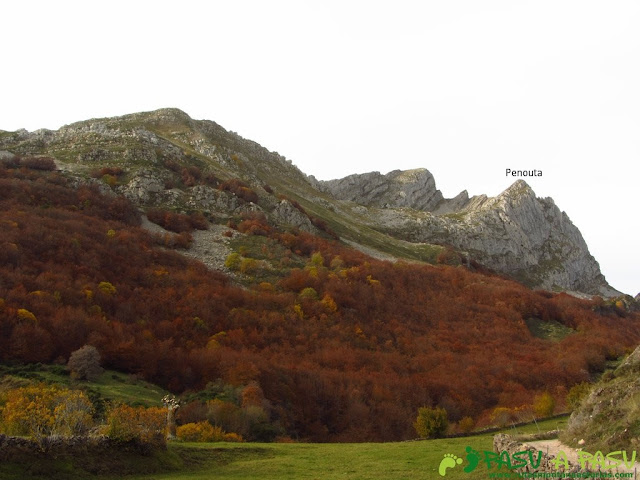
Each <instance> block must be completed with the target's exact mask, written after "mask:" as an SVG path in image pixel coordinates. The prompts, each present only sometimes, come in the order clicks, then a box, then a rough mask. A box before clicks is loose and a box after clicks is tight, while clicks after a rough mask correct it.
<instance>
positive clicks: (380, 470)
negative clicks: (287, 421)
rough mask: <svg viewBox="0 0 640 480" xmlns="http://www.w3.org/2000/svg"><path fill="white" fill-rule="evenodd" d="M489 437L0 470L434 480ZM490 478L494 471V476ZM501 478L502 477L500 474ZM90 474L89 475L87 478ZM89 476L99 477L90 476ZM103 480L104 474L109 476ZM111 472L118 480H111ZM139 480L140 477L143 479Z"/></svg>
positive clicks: (453, 479) (174, 454)
mask: <svg viewBox="0 0 640 480" xmlns="http://www.w3.org/2000/svg"><path fill="white" fill-rule="evenodd" d="M565 423H566V418H563V419H554V420H548V421H545V422H540V423H539V424H538V425H537V426H536V425H528V426H526V427H521V428H518V429H517V430H515V429H507V430H505V431H506V432H510V433H513V434H515V433H518V434H521V433H534V432H538V431H547V430H552V429H556V428H558V427H562V426H563V425H564V424H565ZM492 442H493V434H483V435H475V436H470V437H459V438H444V439H438V440H421V441H410V442H396V443H328V444H318V443H315V444H314V443H180V442H173V443H171V444H170V445H169V447H168V449H167V451H162V452H156V453H155V454H154V455H152V456H148V457H139V456H133V455H132V456H127V455H126V454H123V456H122V458H93V459H92V458H82V459H74V458H58V459H46V460H45V459H40V460H35V461H34V462H29V463H28V464H12V463H7V462H3V463H2V464H0V478H1V479H6V480H14V479H15V480H18V479H20V480H23V479H24V480H29V479H52V480H75V479H84V478H92V479H96V480H107V479H108V480H112V479H113V480H115V479H126V480H138V479H140V480H142V479H145V480H164V479H166V480H169V479H173V480H178V479H179V480H209V479H238V480H240V479H247V480H249V479H265V480H276V479H278V480H280V479H318V480H324V479H328V480H331V479H363V480H364V479H371V480H373V479H375V480H381V479H390V480H391V479H393V480H399V479H439V478H443V477H441V476H440V475H439V474H438V467H439V465H440V462H441V461H442V459H443V458H444V455H445V454H453V455H456V456H457V457H461V458H465V449H466V447H467V446H470V447H472V448H473V449H475V450H477V451H479V452H481V453H482V451H484V450H488V451H491V450H492ZM465 465H466V462H464V463H462V464H461V465H457V466H456V467H455V468H451V469H449V470H448V471H447V472H446V478H447V480H462V479H467V480H480V479H488V478H489V475H488V474H489V471H488V470H487V468H486V466H485V464H484V463H483V462H482V461H481V462H480V464H479V465H478V467H477V468H476V469H475V470H474V471H473V472H470V473H465V472H464V471H463V468H464V466H465ZM494 471H495V470H494ZM505 471H506V470H505ZM92 472H93V473H92ZM95 472H103V473H102V474H96V473H95ZM107 472H108V473H107ZM116 472H117V474H116ZM142 472H144V473H142Z"/></svg>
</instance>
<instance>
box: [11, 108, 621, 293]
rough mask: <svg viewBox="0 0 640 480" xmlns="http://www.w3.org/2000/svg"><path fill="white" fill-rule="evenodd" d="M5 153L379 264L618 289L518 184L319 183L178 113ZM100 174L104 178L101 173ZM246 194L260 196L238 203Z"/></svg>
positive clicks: (138, 198)
mask: <svg viewBox="0 0 640 480" xmlns="http://www.w3.org/2000/svg"><path fill="white" fill-rule="evenodd" d="M0 151H4V152H5V153H4V154H3V156H4V158H9V157H10V156H12V155H20V156H27V155H32V156H33V155H35V156H42V155H45V156H50V157H53V158H54V159H55V161H56V164H57V165H58V167H59V168H60V169H61V170H63V171H65V172H67V174H69V175H73V176H75V177H77V178H78V181H83V182H93V183H96V184H98V185H100V188H101V189H102V190H103V191H110V192H113V193H115V194H122V195H126V196H127V197H128V198H130V199H131V200H133V201H134V202H136V203H137V204H138V205H140V206H141V207H144V208H146V207H149V206H162V207H166V208H171V209H176V210H185V211H192V210H199V211H202V212H204V213H205V214H206V215H207V216H209V218H210V219H211V220H213V221H214V222H217V223H221V224H224V222H226V221H228V220H229V219H231V218H233V217H234V216H238V215H240V214H242V213H246V212H251V211H258V212H262V213H264V214H265V215H266V216H267V217H268V219H269V220H270V221H271V222H273V223H274V224H278V225H284V226H289V227H295V228H299V229H301V230H306V231H310V232H313V233H321V230H322V229H319V228H318V226H319V225H324V226H325V227H328V229H330V230H331V232H332V234H333V235H334V236H337V237H340V239H341V240H343V241H345V242H346V243H349V244H351V245H353V246H355V247H356V248H360V249H361V250H363V251H366V252H367V253H369V254H374V255H377V256H380V257H383V258H396V259H398V258H404V259H408V260H423V261H425V260H426V261H430V262H435V261H436V260H437V257H438V255H440V254H441V253H443V252H444V251H448V250H454V251H455V252H457V253H456V254H455V255H454V257H453V258H454V260H455V259H456V258H457V261H462V262H464V261H467V262H468V261H469V260H473V261H476V262H478V263H480V264H483V265H485V266H487V267H489V268H491V269H494V270H496V271H498V272H502V273H504V274H506V275H509V276H512V277H514V278H516V279H518V280H520V281H522V282H523V283H525V284H527V285H529V286H531V287H536V288H545V289H559V290H570V291H578V292H583V293H585V294H598V295H603V296H613V295H618V294H619V292H617V291H615V290H614V289H612V288H611V287H610V286H609V285H608V284H607V282H606V280H605V278H604V277H603V276H602V274H601V272H600V269H599V266H598V263H597V262H596V260H595V259H594V258H593V257H592V256H591V254H590V253H589V251H588V248H587V245H586V243H585V242H584V239H583V238H582V235H581V234H580V231H579V230H578V229H577V228H576V227H575V226H574V225H573V224H572V223H571V220H570V219H569V217H568V216H567V215H566V214H565V213H564V212H562V211H560V209H559V208H558V207H557V206H556V205H555V203H554V202H553V200H552V199H550V198H545V199H541V198H538V197H536V195H535V193H534V192H533V190H531V188H530V187H529V186H528V185H527V184H526V183H525V182H524V181H517V182H516V183H514V184H513V185H512V186H511V187H509V188H508V189H507V190H505V191H504V192H503V193H502V194H500V195H498V196H497V197H494V198H490V197H487V196H484V195H481V196H476V197H472V198H469V196H468V194H467V192H466V191H464V192H461V193H460V194H459V195H457V196H456V197H454V198H452V199H445V198H444V197H443V195H442V193H441V192H440V191H439V190H438V189H437V188H436V184H435V179H434V178H433V175H431V173H430V172H429V171H428V170H426V169H417V170H410V171H393V172H390V173H388V174H386V175H382V174H380V173H379V172H372V173H366V174H356V175H351V176H348V177H345V178H343V179H339V180H331V181H317V180H315V179H314V178H313V177H309V176H307V175H305V174H304V173H303V172H301V171H300V170H299V169H298V168H297V167H295V166H294V165H293V164H292V163H291V162H290V161H289V160H287V159H286V158H284V157H283V156H281V155H279V154H278V153H277V152H270V151H268V150H267V149H265V148H263V147H261V146H260V145H258V144H257V143H255V142H252V141H250V140H246V139H243V138H242V137H240V136H239V135H237V134H235V133H233V132H228V131H226V130H225V129H224V128H222V127H221V126H219V125H218V124H216V123H215V122H212V121H200V120H193V119H191V118H190V117H189V116H188V115H187V114H186V113H184V112H182V111H180V110H177V109H162V110H157V111H154V112H145V113H137V114H132V115H126V116H123V117H116V118H106V119H94V120H88V121H83V122H78V123H74V124H71V125H67V126H64V127H62V128H60V129H59V130H57V131H51V130H38V131H35V132H31V133H29V132H26V131H24V130H21V131H17V132H2V131H0ZM109 168H111V169H117V171H118V172H121V173H119V174H118V175H116V176H114V175H112V174H110V173H108V172H109V171H111V170H104V169H109ZM100 169H103V170H104V171H105V172H107V173H105V174H104V175H101V176H98V177H97V178H96V175H95V171H97V170H100ZM115 171H116V170H113V172H115ZM229 181H234V182H236V184H234V185H236V187H234V188H235V190H234V189H225V188H221V185H222V184H223V183H224V182H229ZM237 182H241V184H240V183H237ZM243 188H244V189H248V191H251V192H252V194H253V195H255V197H254V196H250V197H249V196H243V195H242V192H241V190H242V189H243ZM239 189H240V190H239ZM245 193H246V192H245ZM323 228H324V227H323ZM326 230H327V229H326V228H325V231H326Z"/></svg>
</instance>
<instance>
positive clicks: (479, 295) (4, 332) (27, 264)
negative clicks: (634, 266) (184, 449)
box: [0, 164, 640, 441]
mask: <svg viewBox="0 0 640 480" xmlns="http://www.w3.org/2000/svg"><path fill="white" fill-rule="evenodd" d="M239 201H241V200H239ZM193 218H195V220H193ZM192 220H193V221H194V222H195V223H189V222H187V224H188V225H187V227H185V228H186V230H185V231H181V233H172V232H166V233H165V234H162V235H153V234H150V233H149V232H147V231H146V230H143V229H142V228H141V227H140V214H139V212H138V210H137V208H136V207H134V206H133V205H132V204H131V203H130V202H129V201H128V200H126V199H124V198H123V197H120V196H115V195H112V194H111V195H105V194H102V193H100V192H99V191H98V189H97V188H96V187H91V186H86V185H85V186H83V185H82V184H77V183H75V181H74V180H73V179H71V180H70V179H68V178H67V177H66V176H64V175H62V174H61V173H59V172H55V171H48V169H33V168H27V167H26V166H24V165H11V164H8V165H3V166H0V225H2V228H0V269H1V270H0V278H1V279H2V281H1V282H0V360H1V361H2V362H5V363H13V364H15V363H35V362H42V363H52V362H58V363H63V362H66V361H67V359H68V358H69V355H70V354H71V352H73V351H75V350H77V349H78V348H80V347H81V346H83V345H85V344H91V345H93V346H95V347H96V348H98V350H99V352H100V354H101V355H102V358H103V364H104V366H105V367H106V368H110V369H115V370H118V371H121V372H128V373H135V374H138V375H140V376H141V377H143V378H144V379H146V380H148V381H151V382H154V383H156V384H158V385H160V386H162V387H164V388H166V389H168V390H170V391H172V392H175V393H181V392H185V391H192V392H197V391H199V390H202V389H204V388H205V387H207V386H208V385H209V387H210V388H212V387H211V386H212V385H222V386H224V385H227V386H229V387H231V388H235V389H246V388H247V387H249V386H253V387H252V388H253V392H254V394H255V395H254V397H256V398H254V399H253V400H251V401H252V402H255V405H256V406H259V408H260V409H262V412H263V413H264V415H265V416H266V418H267V420H268V422H269V423H270V425H271V427H270V428H271V432H273V435H276V434H277V435H288V436H290V437H293V438H299V439H308V440H314V441H329V440H332V441H365V440H399V439H407V438H413V437H414V436H415V433H414V431H413V426H412V423H413V421H414V420H415V416H416V413H417V410H418V408H419V407H421V406H425V405H427V406H440V407H443V408H444V409H446V411H447V412H448V416H449V421H450V422H452V423H454V424H455V423H456V422H458V421H459V420H461V419H463V418H465V417H470V418H471V419H472V422H473V423H476V424H482V423H483V422H484V423H486V422H487V421H488V418H489V416H490V414H491V412H492V411H493V410H494V409H495V408H496V407H498V406H506V407H515V406H522V405H530V404H531V403H532V401H533V398H534V396H536V395H537V394H539V393H542V392H550V393H551V394H552V395H553V396H555V397H556V398H557V399H558V403H559V404H560V405H561V404H562V401H563V398H564V394H565V392H566V391H567V389H568V388H569V387H570V386H571V385H573V384H575V383H579V382H582V381H585V380H588V379H589V378H590V376H591V375H592V374H594V373H596V372H598V371H600V370H602V369H603V367H604V365H605V362H606V360H607V359H610V358H615V357H618V356H620V355H622V354H623V353H624V352H625V351H627V350H628V349H629V348H631V346H632V345H634V344H636V343H637V342H638V340H639V338H640V328H639V326H638V317H637V314H633V313H629V312H627V311H626V310H625V309H623V308H619V307H617V306H616V305H615V304H614V305H609V304H606V303H605V302H602V301H601V300H597V301H585V300H579V299H576V298H573V297H570V296H568V295H564V294H560V295H554V294H550V293H546V292H536V291H530V290H528V289H526V288H524V287H523V286H521V285H519V284H517V283H515V282H512V281H509V280H506V279H503V278H500V277H497V276H494V275H490V274H487V273H485V274H482V273H478V272H472V271H470V270H469V269H467V268H466V267H462V266H458V267H456V266H447V265H440V266H430V265H420V264H408V263H403V262H398V263H391V262H385V261H380V260H376V259H373V258H370V257H367V256H366V255H364V254H363V253H361V252H358V251H355V250H353V249H351V248H348V247H346V246H344V245H343V244H340V243H338V242H337V241H335V240H333V239H332V238H331V236H330V234H323V235H324V236H315V235H312V234H309V233H305V232H301V231H300V230H297V229H290V230H286V229H283V228H279V227H277V226H274V225H271V224H269V223H266V222H265V219H264V217H262V216H261V215H260V214H255V213H251V212H247V213H246V214H244V215H241V216H238V217H237V218H235V219H232V221H230V222H229V229H230V235H231V236H232V237H234V239H235V240H234V241H236V242H238V243H237V244H236V248H238V252H237V253H238V255H239V257H238V259H239V261H240V269H239V270H238V273H237V277H236V278H242V283H243V285H242V286H241V285H239V284H238V283H237V282H236V281H234V280H231V279H230V278H229V277H228V276H226V275H223V274H221V273H218V272H214V271H211V270H209V269H207V268H206V267H205V266H204V265H202V264H201V263H198V262H196V261H192V260H188V259H186V258H185V257H184V256H182V255H180V254H178V253H176V252H175V251H172V250H171V248H184V246H185V245H188V243H189V241H190V240H189V235H190V233H189V230H191V229H193V228H207V220H206V219H204V224H203V218H200V217H192ZM211 220H215V219H212V218H209V221H211ZM167 247H169V248H167ZM241 247H243V248H241ZM260 256H262V257H261V258H256V257H260ZM243 261H244V262H245V264H246V268H245V269H244V271H243V270H242V268H241V267H242V262H243ZM261 272H263V273H264V274H265V275H266V276H261V275H262V274H261ZM267 274H268V275H267ZM265 278H266V279H265ZM531 318H534V319H536V321H535V322H533V324H535V325H536V329H535V331H534V332H533V333H532V331H531V330H530V329H529V327H528V325H532V322H530V321H529V320H530V319H531ZM528 321H529V322H528ZM545 322H547V323H549V324H550V325H552V326H553V328H552V330H554V331H558V329H560V326H562V327H561V329H560V330H561V331H562V335H552V336H550V338H546V337H545V336H544V335H540V332H544V331H545V329H544V328H541V325H542V324H544V323H545ZM540 337H542V338H540ZM216 382H217V383H216ZM216 388H217V387H216ZM221 389H223V388H222V387H220V388H219V389H218V390H216V391H221ZM214 390H215V388H214ZM211 398H213V397H209V399H211ZM206 401H207V399H206V398H201V399H198V398H194V400H193V402H192V403H193V404H192V405H190V407H189V408H190V409H191V411H192V412H196V411H198V408H199V407H198V405H203V404H204V403H205V402H206ZM221 401H222V400H221ZM236 401H237V402H241V401H240V400H236ZM199 402H200V403H199ZM236 406H237V408H240V407H242V405H241V404H240V405H236ZM194 415H195V414H194ZM190 421H194V419H191V420H190ZM466 423H467V424H468V423H469V422H468V420H467V421H466Z"/></svg>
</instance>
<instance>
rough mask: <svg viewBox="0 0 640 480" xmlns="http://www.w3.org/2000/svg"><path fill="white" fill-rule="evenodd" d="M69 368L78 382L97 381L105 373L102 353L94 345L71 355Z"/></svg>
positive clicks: (68, 363)
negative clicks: (101, 358) (102, 365)
mask: <svg viewBox="0 0 640 480" xmlns="http://www.w3.org/2000/svg"><path fill="white" fill-rule="evenodd" d="M67 367H68V368H69V370H70V371H71V377H72V378H74V379H76V380H95V379H96V378H98V377H99V376H100V374H101V373H102V372H103V370H102V367H101V366H100V352H98V349H97V348H96V347H94V346H92V345H85V346H84V347H82V348H79V349H78V350H76V351H75V352H73V353H72V354H71V356H70V357H69V361H68V362H67Z"/></svg>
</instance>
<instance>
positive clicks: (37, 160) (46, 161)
mask: <svg viewBox="0 0 640 480" xmlns="http://www.w3.org/2000/svg"><path fill="white" fill-rule="evenodd" d="M20 166H22V167H27V168H30V169H31V170H44V171H53V170H55V169H56V163H55V162H54V161H53V158H51V157H22V158H21V159H20Z"/></svg>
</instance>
